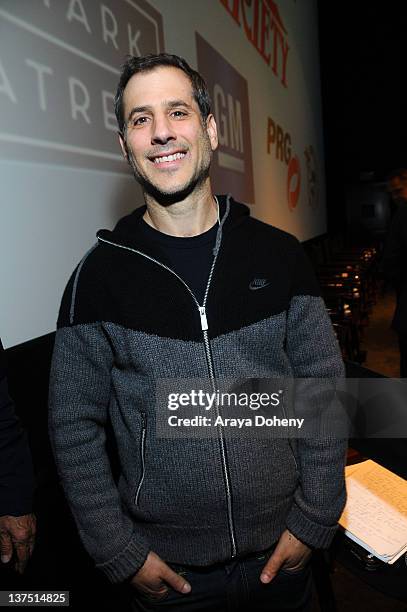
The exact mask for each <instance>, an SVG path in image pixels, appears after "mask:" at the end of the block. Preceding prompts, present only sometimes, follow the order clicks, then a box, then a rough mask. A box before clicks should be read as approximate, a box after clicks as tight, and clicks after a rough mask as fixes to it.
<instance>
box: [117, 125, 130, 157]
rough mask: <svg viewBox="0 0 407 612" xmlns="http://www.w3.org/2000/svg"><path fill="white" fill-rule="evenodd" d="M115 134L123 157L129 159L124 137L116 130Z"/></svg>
mask: <svg viewBox="0 0 407 612" xmlns="http://www.w3.org/2000/svg"><path fill="white" fill-rule="evenodd" d="M117 135H118V137H119V143H120V148H121V150H122V153H123V157H124V159H125V160H126V161H127V162H128V161H129V152H128V150H127V144H126V141H125V139H124V136H123V134H122V133H121V132H117Z"/></svg>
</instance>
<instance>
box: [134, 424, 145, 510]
mask: <svg viewBox="0 0 407 612" xmlns="http://www.w3.org/2000/svg"><path fill="white" fill-rule="evenodd" d="M141 420H142V429H141V444H140V455H141V477H140V480H139V483H138V487H137V491H136V497H135V500H134V503H135V505H136V506H138V505H139V501H140V491H141V487H142V486H143V481H144V476H145V473H146V433H147V422H146V416H145V414H144V412H142V413H141Z"/></svg>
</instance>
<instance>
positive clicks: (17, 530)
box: [0, 340, 35, 574]
mask: <svg viewBox="0 0 407 612" xmlns="http://www.w3.org/2000/svg"><path fill="white" fill-rule="evenodd" d="M33 490H34V475H33V469H32V463H31V455H30V450H29V447H28V443H27V438H26V435H25V434H24V432H23V430H22V429H21V426H20V422H19V420H18V418H17V416H16V414H15V411H14V405H13V402H12V400H11V399H10V396H9V394H8V389H7V380H6V363H5V355H4V350H3V345H2V343H1V340H0V555H1V562H2V563H9V562H10V561H12V560H13V565H14V568H15V569H16V571H17V572H18V573H19V574H22V573H23V572H24V569H25V567H26V565H27V562H28V559H29V558H30V556H31V554H32V551H33V548H34V539H35V516H34V515H33V514H32V497H33Z"/></svg>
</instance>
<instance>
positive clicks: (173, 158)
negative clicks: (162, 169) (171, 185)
mask: <svg viewBox="0 0 407 612" xmlns="http://www.w3.org/2000/svg"><path fill="white" fill-rule="evenodd" d="M185 155H186V153H181V152H179V153H173V154H172V155H161V156H158V157H153V158H152V161H153V162H154V163H155V164H163V163H165V162H174V161H178V160H179V159H182V158H183V157H185Z"/></svg>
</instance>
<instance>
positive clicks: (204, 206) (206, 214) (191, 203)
mask: <svg viewBox="0 0 407 612" xmlns="http://www.w3.org/2000/svg"><path fill="white" fill-rule="evenodd" d="M144 198H145V201H146V204H147V210H146V212H145V213H144V215H143V219H144V221H145V222H146V223H148V224H149V225H151V227H153V228H154V229H156V230H158V231H160V232H163V233H164V234H169V235H170V236H180V237H190V236H199V234H203V233H204V232H206V231H208V230H209V229H210V228H211V227H213V226H214V225H215V223H216V221H217V220H218V204H217V201H216V200H215V197H214V196H213V194H212V190H211V187H210V183H209V181H208V185H207V188H206V189H202V190H199V191H198V192H197V190H195V191H194V192H193V193H191V194H190V195H189V196H187V197H186V198H185V199H184V200H180V201H179V202H175V203H174V204H171V205H170V206H163V205H162V204H159V203H158V202H157V201H156V200H154V198H152V197H151V196H150V195H149V194H146V193H145V194H144Z"/></svg>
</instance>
